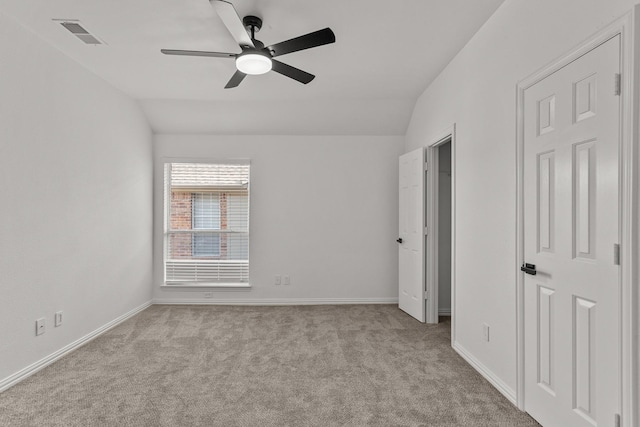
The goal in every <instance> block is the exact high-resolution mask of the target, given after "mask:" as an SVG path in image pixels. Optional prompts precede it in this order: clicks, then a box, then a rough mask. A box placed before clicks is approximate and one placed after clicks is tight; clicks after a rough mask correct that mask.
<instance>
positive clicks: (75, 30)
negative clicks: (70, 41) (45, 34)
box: [60, 21, 102, 44]
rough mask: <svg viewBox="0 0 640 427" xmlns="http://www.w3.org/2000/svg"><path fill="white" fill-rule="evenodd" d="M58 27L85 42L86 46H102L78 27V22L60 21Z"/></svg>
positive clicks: (81, 27) (87, 32) (80, 26)
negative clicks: (60, 26)
mask: <svg viewBox="0 0 640 427" xmlns="http://www.w3.org/2000/svg"><path fill="white" fill-rule="evenodd" d="M60 25H62V26H63V27H64V28H66V29H67V30H69V32H70V33H71V34H73V35H74V36H76V37H77V38H79V39H80V40H82V41H83V42H85V43H86V44H102V42H101V41H100V40H98V39H97V38H96V37H94V36H92V35H91V34H90V33H89V31H87V30H85V28H84V27H83V26H82V25H80V24H79V23H78V22H73V21H61V22H60Z"/></svg>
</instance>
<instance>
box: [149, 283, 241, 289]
mask: <svg viewBox="0 0 640 427" xmlns="http://www.w3.org/2000/svg"><path fill="white" fill-rule="evenodd" d="M160 288H161V289H165V290H168V289H187V290H189V289H191V290H193V289H210V290H212V291H215V290H228V291H243V290H247V291H248V290H251V284H249V283H198V284H194V283H191V282H166V283H164V284H162V285H160Z"/></svg>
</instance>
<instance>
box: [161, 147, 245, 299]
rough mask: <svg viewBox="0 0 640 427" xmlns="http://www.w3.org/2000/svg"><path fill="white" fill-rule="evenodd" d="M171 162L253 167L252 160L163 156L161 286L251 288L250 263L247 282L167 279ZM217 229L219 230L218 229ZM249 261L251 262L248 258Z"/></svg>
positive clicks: (222, 288) (166, 287)
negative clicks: (168, 180)
mask: <svg viewBox="0 0 640 427" xmlns="http://www.w3.org/2000/svg"><path fill="white" fill-rule="evenodd" d="M171 163H198V164H226V165H234V164H235V165H247V166H249V167H251V162H250V160H244V159H241V160H237V159H206V158H203V159H201V158H183V157H178V158H177V157H165V158H161V161H160V164H159V166H160V170H159V172H160V176H159V178H160V182H161V183H162V184H161V188H162V189H161V194H162V204H163V213H162V223H163V226H162V227H163V230H162V242H163V244H162V253H161V261H162V264H161V265H162V276H161V277H162V278H163V283H162V284H161V285H160V287H161V288H165V289H170V288H171V289H178V288H179V289H185V290H189V289H203V288H204V289H211V290H216V289H220V290H225V289H233V290H250V289H251V279H250V274H251V272H250V264H249V270H248V275H249V278H248V280H247V281H246V282H230V283H224V282H190V281H186V282H180V281H167V280H166V261H167V256H166V255H167V248H168V235H169V233H170V231H171V230H170V228H169V225H170V219H169V215H170V212H171V198H170V197H167V194H168V191H170V188H169V187H167V186H168V185H169V184H168V183H167V182H166V181H165V180H166V176H165V170H166V167H167V165H168V164H171ZM250 187H251V169H249V186H248V195H247V197H248V199H247V214H248V216H247V230H248V232H247V237H248V239H249V241H250V231H249V230H250V222H251V220H250V214H251V208H250V206H251V188H250ZM216 231H217V230H216ZM247 253H248V254H249V253H250V249H249V243H248V244H247ZM247 262H249V261H248V260H247Z"/></svg>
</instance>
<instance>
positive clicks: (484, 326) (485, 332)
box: [482, 323, 489, 342]
mask: <svg viewBox="0 0 640 427" xmlns="http://www.w3.org/2000/svg"><path fill="white" fill-rule="evenodd" d="M482 337H483V338H484V340H485V341H486V342H489V325H488V324H486V323H483V324H482Z"/></svg>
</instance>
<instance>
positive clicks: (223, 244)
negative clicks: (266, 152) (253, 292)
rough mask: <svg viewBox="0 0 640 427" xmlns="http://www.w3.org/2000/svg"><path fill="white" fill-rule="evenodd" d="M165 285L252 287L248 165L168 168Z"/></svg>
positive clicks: (166, 167) (166, 170) (166, 174)
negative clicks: (249, 285) (235, 285)
mask: <svg viewBox="0 0 640 427" xmlns="http://www.w3.org/2000/svg"><path fill="white" fill-rule="evenodd" d="M165 206H166V208H165V250H164V264H165V282H166V283H167V284H173V285H177V284H220V283H224V284H234V283H236V284H242V283H248V282H249V165H248V164H205V163H167V164H166V165H165Z"/></svg>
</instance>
